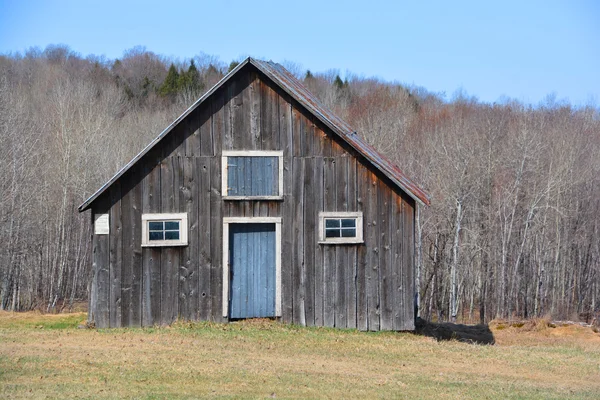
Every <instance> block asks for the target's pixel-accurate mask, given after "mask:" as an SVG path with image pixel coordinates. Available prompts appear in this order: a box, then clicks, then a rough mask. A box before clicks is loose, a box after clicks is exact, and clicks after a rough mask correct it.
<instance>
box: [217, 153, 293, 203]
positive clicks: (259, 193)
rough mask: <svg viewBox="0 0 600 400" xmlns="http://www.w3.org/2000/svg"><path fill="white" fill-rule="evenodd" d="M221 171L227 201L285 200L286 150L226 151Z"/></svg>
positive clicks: (223, 155)
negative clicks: (284, 160) (284, 155)
mask: <svg viewBox="0 0 600 400" xmlns="http://www.w3.org/2000/svg"><path fill="white" fill-rule="evenodd" d="M221 169H222V171H221V172H222V173H221V177H222V195H223V198H224V199H226V200H281V199H283V151H258V150H256V151H255V150H249V151H223V154H222V158H221Z"/></svg>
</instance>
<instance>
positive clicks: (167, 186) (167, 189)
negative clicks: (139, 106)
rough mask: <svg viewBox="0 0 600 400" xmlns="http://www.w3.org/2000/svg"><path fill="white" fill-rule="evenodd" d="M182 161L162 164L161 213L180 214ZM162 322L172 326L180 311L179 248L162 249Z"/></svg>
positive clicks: (167, 159)
mask: <svg viewBox="0 0 600 400" xmlns="http://www.w3.org/2000/svg"><path fill="white" fill-rule="evenodd" d="M181 178H182V161H181V158H180V157H169V158H165V159H164V160H163V161H162V162H161V174H160V179H161V212H163V213H174V212H179V206H180V195H179V194H180V190H179V188H180V186H181ZM161 252H162V254H161V301H160V304H161V322H162V323H163V324H171V323H173V322H174V321H175V320H176V319H177V314H178V310H179V294H178V291H179V284H178V280H179V279H178V278H179V268H180V263H181V250H180V248H179V247H163V248H162V249H161Z"/></svg>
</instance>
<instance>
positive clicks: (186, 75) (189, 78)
mask: <svg viewBox="0 0 600 400" xmlns="http://www.w3.org/2000/svg"><path fill="white" fill-rule="evenodd" d="M178 86H179V90H189V91H190V92H191V93H192V94H197V93H198V92H200V91H201V90H202V88H203V87H202V86H203V85H202V82H201V81H200V73H199V72H198V69H197V68H196V64H195V63H194V60H191V63H190V66H189V68H188V70H187V72H182V73H181V75H180V76H179V84H178Z"/></svg>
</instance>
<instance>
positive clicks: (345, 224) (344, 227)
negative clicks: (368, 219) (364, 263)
mask: <svg viewBox="0 0 600 400" xmlns="http://www.w3.org/2000/svg"><path fill="white" fill-rule="evenodd" d="M319 243H323V244H329V243H332V244H335V243H363V216H362V213H361V212H345V211H344V212H342V211H340V212H321V213H319Z"/></svg>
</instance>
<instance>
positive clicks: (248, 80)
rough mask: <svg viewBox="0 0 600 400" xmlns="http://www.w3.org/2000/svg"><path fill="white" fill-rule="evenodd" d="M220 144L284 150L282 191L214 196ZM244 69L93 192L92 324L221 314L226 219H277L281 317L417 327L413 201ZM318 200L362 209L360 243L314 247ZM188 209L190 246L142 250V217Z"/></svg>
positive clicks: (336, 207)
mask: <svg viewBox="0 0 600 400" xmlns="http://www.w3.org/2000/svg"><path fill="white" fill-rule="evenodd" d="M222 150H282V151H283V154H284V157H283V163H284V189H283V190H284V195H283V200H282V201H281V200H280V201H230V200H223V198H222V197H221V152H222ZM392 187H393V186H392V185H391V183H390V182H389V181H388V180H387V178H385V177H384V176H383V175H381V174H379V173H375V172H373V171H371V170H370V169H368V168H367V167H366V163H365V161H364V160H363V159H361V157H360V156H359V155H357V154H355V153H354V151H353V150H352V149H349V148H347V147H346V145H345V144H344V143H343V142H340V141H339V140H336V139H335V138H334V135H333V133H331V132H330V131H329V128H327V127H325V126H323V125H322V124H321V123H320V122H319V121H318V120H316V119H315V118H314V117H312V116H311V115H310V113H308V112H307V111H306V110H304V109H303V108H302V107H301V106H300V105H298V104H297V103H296V102H295V101H293V100H292V99H291V98H290V97H289V96H288V95H287V94H286V93H284V92H283V91H282V90H281V89H279V88H278V87H276V86H275V85H274V84H273V83H271V82H270V81H269V80H268V79H267V78H265V77H264V76H262V74H261V73H260V72H258V71H257V70H255V69H254V68H253V67H251V66H248V67H245V69H244V70H242V71H240V73H238V74H237V75H236V76H235V77H233V79H231V80H230V81H229V82H228V83H226V84H225V85H224V86H223V87H222V88H220V89H219V90H218V91H217V92H215V93H214V94H213V96H211V98H209V99H208V100H207V101H206V102H205V103H204V104H203V105H201V106H200V107H199V108H198V109H196V110H195V111H194V112H193V113H191V114H190V115H189V116H188V117H187V118H186V119H185V120H184V121H182V123H181V124H179V126H177V127H176V128H175V129H174V130H173V131H172V132H171V133H170V135H168V136H167V137H166V138H165V139H164V140H163V141H162V142H161V143H160V144H159V145H158V146H157V147H156V148H155V149H154V150H152V151H150V152H149V153H148V154H146V155H145V156H144V157H143V158H142V159H141V160H140V162H138V163H137V164H136V165H135V166H134V167H132V168H131V169H130V170H129V171H128V172H127V173H126V174H124V175H123V176H122V177H121V178H120V179H119V180H118V181H117V182H116V183H115V184H113V185H112V186H111V188H110V190H109V191H108V192H107V193H104V194H103V195H102V196H101V197H99V198H98V199H97V200H96V201H95V202H94V203H93V206H92V212H93V213H94V214H95V213H103V212H108V213H109V218H110V234H109V235H94V237H93V249H94V250H93V263H94V273H93V276H94V277H93V282H92V292H93V293H92V298H91V310H90V312H91V313H92V315H93V318H94V319H95V322H96V325H97V326H98V327H120V326H150V325H155V324H169V323H171V322H173V321H174V320H176V319H177V318H180V319H185V320H211V321H224V318H223V316H222V306H223V305H222V297H221V296H222V290H223V287H222V276H223V270H222V268H223V266H222V253H223V249H222V243H223V237H222V229H223V228H222V223H223V217H253V216H255V217H258V216H269V217H281V218H282V318H281V319H282V320H283V321H284V322H293V323H297V324H302V325H308V326H312V325H317V326H329V327H341V328H358V329H361V330H412V329H414V292H415V288H414V276H413V272H414V261H413V260H414V255H413V252H414V218H415V212H414V210H415V202H414V200H412V199H411V198H409V197H408V196H406V195H405V194H403V193H401V192H399V191H395V190H393V189H391V188H392ZM320 211H362V212H363V215H364V244H360V245H323V244H318V243H317V242H318V214H319V212H320ZM156 212H165V213H167V212H168V213H172V212H187V213H188V220H189V227H188V230H189V245H188V246H185V247H162V248H156V247H155V248H148V247H144V248H142V247H141V215H142V213H156Z"/></svg>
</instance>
